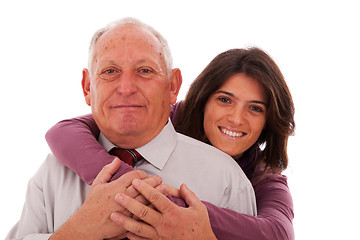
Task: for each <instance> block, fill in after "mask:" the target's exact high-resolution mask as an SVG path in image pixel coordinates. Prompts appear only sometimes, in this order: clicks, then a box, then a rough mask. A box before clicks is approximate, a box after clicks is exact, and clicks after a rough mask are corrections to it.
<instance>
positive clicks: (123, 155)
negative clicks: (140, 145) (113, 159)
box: [109, 147, 143, 167]
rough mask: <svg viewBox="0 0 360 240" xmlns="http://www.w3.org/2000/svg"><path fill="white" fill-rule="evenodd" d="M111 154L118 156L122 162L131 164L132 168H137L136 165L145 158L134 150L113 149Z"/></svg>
mask: <svg viewBox="0 0 360 240" xmlns="http://www.w3.org/2000/svg"><path fill="white" fill-rule="evenodd" d="M109 153H110V154H111V155H114V156H117V157H118V158H120V160H121V161H123V162H125V163H127V164H129V165H130V166H132V167H133V166H135V163H137V162H138V161H140V160H141V159H143V157H142V156H141V155H140V154H139V153H138V152H137V151H136V150H134V149H122V148H118V147H114V148H112V149H111V150H110V151H109Z"/></svg>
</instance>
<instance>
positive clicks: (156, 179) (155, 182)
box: [125, 175, 162, 198]
mask: <svg viewBox="0 0 360 240" xmlns="http://www.w3.org/2000/svg"><path fill="white" fill-rule="evenodd" d="M144 181H145V182H147V183H148V184H149V185H150V186H152V187H156V186H159V185H160V184H161V182H162V178H161V177H160V176H157V175H154V176H151V177H148V178H145V179H144ZM125 193H126V194H127V195H128V196H129V197H131V198H135V197H137V196H138V195H140V193H139V192H138V191H137V190H136V189H135V188H134V187H133V186H132V185H131V186H130V187H128V188H127V189H126V192H125Z"/></svg>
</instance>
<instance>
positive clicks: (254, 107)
mask: <svg viewBox="0 0 360 240" xmlns="http://www.w3.org/2000/svg"><path fill="white" fill-rule="evenodd" d="M250 109H251V110H253V111H255V112H264V110H263V109H262V108H261V107H258V106H251V107H250Z"/></svg>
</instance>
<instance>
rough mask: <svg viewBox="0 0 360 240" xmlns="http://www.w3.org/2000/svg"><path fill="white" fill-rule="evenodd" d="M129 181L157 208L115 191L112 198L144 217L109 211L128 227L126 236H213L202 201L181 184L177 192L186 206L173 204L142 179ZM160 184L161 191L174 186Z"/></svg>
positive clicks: (156, 237)
mask: <svg viewBox="0 0 360 240" xmlns="http://www.w3.org/2000/svg"><path fill="white" fill-rule="evenodd" d="M132 185H133V187H134V188H135V189H136V190H137V191H138V192H140V193H141V194H142V195H143V196H144V197H145V198H146V199H147V200H148V201H149V202H150V203H151V204H152V205H153V206H155V208H156V209H157V210H158V211H156V210H154V209H152V208H150V207H148V206H146V205H143V204H142V203H140V202H138V201H136V200H134V199H132V198H129V197H128V196H126V195H125V194H122V193H119V194H117V195H116V198H115V199H116V201H117V202H118V203H119V204H121V205H122V206H123V207H124V208H126V209H127V210H129V211H130V212H131V213H133V214H134V215H136V216H137V217H138V218H140V219H141V220H143V221H144V222H140V221H136V220H134V219H132V218H129V217H127V216H125V215H123V214H121V213H119V212H114V213H112V215H111V219H112V220H113V221H114V222H116V223H117V224H119V225H120V226H122V227H123V228H125V229H126V230H127V231H129V232H128V233H127V237H128V238H129V239H146V238H147V239H160V238H161V239H216V237H215V235H214V233H213V231H212V229H211V225H210V220H209V217H208V213H207V210H206V207H205V205H204V204H203V203H202V202H201V201H200V200H199V199H198V198H197V197H196V195H195V194H194V193H193V192H191V191H190V190H189V189H188V188H187V187H186V185H185V184H183V185H181V187H180V191H179V196H180V197H182V198H184V200H185V201H186V203H187V204H188V205H189V207H188V208H183V207H179V206H177V205H175V204H174V203H172V202H171V201H170V200H169V199H168V198H167V197H166V196H165V195H163V194H162V193H161V192H160V191H159V190H157V189H155V188H153V187H151V186H150V185H148V184H147V183H146V182H144V181H142V180H134V181H133V183H132ZM161 188H163V189H162V190H163V191H164V192H166V191H170V192H171V191H173V190H174V189H171V188H169V187H167V186H165V187H161ZM175 192H176V191H175Z"/></svg>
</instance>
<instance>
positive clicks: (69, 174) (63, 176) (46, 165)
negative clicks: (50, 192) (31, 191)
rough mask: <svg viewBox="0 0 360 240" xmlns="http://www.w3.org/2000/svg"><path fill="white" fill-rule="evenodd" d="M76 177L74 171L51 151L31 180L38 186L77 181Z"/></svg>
mask: <svg viewBox="0 0 360 240" xmlns="http://www.w3.org/2000/svg"><path fill="white" fill-rule="evenodd" d="M78 179H79V177H78V176H77V175H76V173H75V172H73V171H72V170H70V169H69V168H67V167H66V166H64V165H63V164H62V163H61V162H60V161H58V160H57V159H56V157H55V156H54V155H53V154H52V153H49V154H48V155H47V157H46V159H45V160H44V162H43V163H42V164H41V166H40V168H39V169H38V171H37V172H36V174H35V175H34V176H33V178H32V181H34V182H35V184H36V185H38V186H39V187H40V186H45V185H47V186H49V185H58V184H61V183H63V182H64V181H78Z"/></svg>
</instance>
